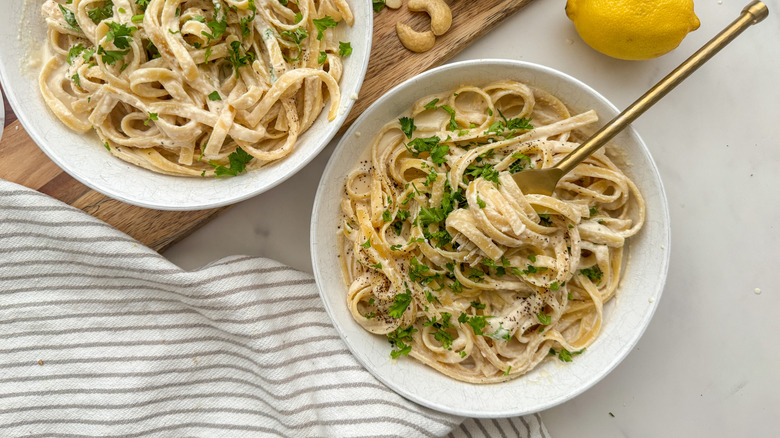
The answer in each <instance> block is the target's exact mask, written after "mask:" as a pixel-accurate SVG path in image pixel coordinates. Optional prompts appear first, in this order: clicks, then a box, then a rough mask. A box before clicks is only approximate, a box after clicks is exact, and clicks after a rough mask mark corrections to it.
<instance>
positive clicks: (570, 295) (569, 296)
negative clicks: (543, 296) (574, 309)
mask: <svg viewBox="0 0 780 438" xmlns="http://www.w3.org/2000/svg"><path fill="white" fill-rule="evenodd" d="M566 299H567V300H569V301H571V300H573V299H574V296H573V295H572V294H571V292H569V293H567V294H566Z"/></svg>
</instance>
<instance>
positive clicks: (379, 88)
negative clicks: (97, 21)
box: [0, 0, 531, 251]
mask: <svg viewBox="0 0 780 438" xmlns="http://www.w3.org/2000/svg"><path fill="white" fill-rule="evenodd" d="M359 1H368V0H359ZM446 1H447V3H448V4H449V5H450V7H451V8H452V16H453V23H452V28H451V29H450V30H449V32H447V33H446V34H445V35H443V36H440V37H438V38H437V40H436V45H435V46H434V48H433V49H431V50H429V51H428V52H425V53H412V52H410V51H408V50H406V49H405V48H404V47H403V46H402V45H401V43H400V41H399V40H398V37H397V36H396V34H395V24H396V22H398V21H403V22H405V23H407V24H409V25H410V26H412V28H414V29H417V30H420V31H422V30H426V29H427V27H428V26H429V22H430V19H429V18H428V16H427V15H426V14H424V13H419V12H410V11H409V10H408V9H407V8H406V6H405V2H404V6H403V7H402V8H401V9H398V10H391V9H387V8H385V9H384V10H382V11H381V12H379V13H375V14H374V40H373V44H372V46H371V59H370V61H369V64H368V71H367V73H366V78H365V81H364V82H363V87H362V89H361V90H360V98H359V99H358V101H357V102H356V103H355V106H354V108H353V109H352V112H351V113H350V115H349V117H348V118H347V122H346V124H345V125H344V127H343V128H342V130H343V129H345V128H346V127H347V126H349V124H350V123H352V121H353V120H354V119H355V118H356V117H357V116H358V115H359V114H360V113H362V112H363V111H364V110H365V109H366V108H367V107H368V106H369V105H370V104H371V103H372V102H374V101H375V100H376V99H377V98H379V96H381V95H382V94H383V93H384V92H386V91H387V90H389V89H390V88H392V87H394V86H395V85H397V84H399V83H401V82H403V81H404V80H405V79H407V78H410V77H412V76H414V75H416V74H418V73H422V72H423V71H425V70H428V69H429V68H431V67H435V66H437V65H441V64H443V63H444V62H445V61H447V60H448V59H450V58H451V57H452V56H454V55H455V54H456V53H458V52H460V51H461V50H463V48H465V47H466V46H468V45H469V44H470V43H472V42H473V41H474V40H475V39H477V38H478V37H480V36H481V35H483V34H484V33H485V32H487V31H489V30H490V29H492V28H493V27H495V26H496V24H498V23H499V22H501V21H502V20H503V19H504V18H506V17H508V16H510V15H512V14H513V13H514V12H516V11H518V10H520V8H522V7H523V6H525V5H526V4H528V3H530V2H531V0H446ZM5 112H6V120H5V131H4V133H3V137H2V139H0V157H2V159H1V160H0V178H3V179H5V180H8V181H12V182H15V183H18V184H21V185H24V186H26V187H30V188H32V189H35V190H38V191H40V192H42V193H46V194H48V195H50V196H52V197H54V198H57V199H59V200H60V201H62V202H65V203H67V204H70V205H72V206H74V207H76V208H79V209H81V210H83V211H85V212H87V213H89V214H91V215H93V216H95V217H97V218H99V219H101V220H103V221H105V222H107V223H109V224H111V225H113V226H114V227H116V228H118V229H119V230H121V231H124V232H125V233H127V234H129V235H130V236H132V237H134V238H135V239H137V240H139V241H140V242H142V243H144V244H145V245H147V246H149V247H150V248H153V249H155V250H157V251H162V250H164V249H165V248H167V247H168V246H170V245H171V244H173V243H175V242H177V241H178V240H180V239H182V238H183V237H185V236H187V235H189V234H190V233H192V232H193V231H194V230H196V229H198V228H199V227H200V226H202V225H203V224H205V223H206V222H208V221H209V220H211V219H212V218H214V217H216V216H217V215H218V214H219V213H221V212H222V211H224V210H225V209H227V208H229V207H222V208H216V209H210V210H201V211H185V212H180V211H161V210H152V209H148V208H142V207H136V206H134V205H129V204H125V203H123V202H120V201H116V200H114V199H111V198H108V197H106V196H104V195H102V194H100V193H98V192H95V191H94V190H91V189H89V188H88V187H86V186H85V185H83V184H81V183H79V182H78V181H76V180H75V179H73V178H71V177H70V176H69V175H68V174H66V173H65V172H63V171H62V170H61V169H60V168H59V167H57V165H56V164H54V162H52V161H51V160H50V159H49V158H48V157H47V156H46V155H45V154H44V153H43V152H42V151H41V150H40V149H39V148H38V147H37V146H36V145H35V143H34V142H33V141H32V139H31V138H30V136H29V135H27V132H25V130H24V128H23V127H22V126H21V124H20V123H19V121H18V120H17V119H16V116H15V115H14V113H13V110H12V109H11V107H10V106H9V105H8V102H6V103H5Z"/></svg>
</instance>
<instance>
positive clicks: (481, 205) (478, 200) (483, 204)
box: [477, 195, 487, 208]
mask: <svg viewBox="0 0 780 438" xmlns="http://www.w3.org/2000/svg"><path fill="white" fill-rule="evenodd" d="M477 205H479V208H485V207H487V204H485V201H483V200H482V199H480V197H479V195H477Z"/></svg>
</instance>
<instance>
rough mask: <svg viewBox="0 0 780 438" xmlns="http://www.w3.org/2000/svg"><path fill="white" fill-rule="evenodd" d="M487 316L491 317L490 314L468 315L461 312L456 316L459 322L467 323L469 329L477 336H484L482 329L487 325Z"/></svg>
mask: <svg viewBox="0 0 780 438" xmlns="http://www.w3.org/2000/svg"><path fill="white" fill-rule="evenodd" d="M487 318H491V316H484V315H475V316H468V315H466V313H461V314H460V316H459V317H458V322H459V323H461V324H467V325H469V326H471V330H472V331H473V332H474V334H475V335H477V336H484V335H485V332H484V331H483V329H484V328H485V326H486V325H487Z"/></svg>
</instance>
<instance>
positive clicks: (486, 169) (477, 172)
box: [464, 164, 499, 184]
mask: <svg viewBox="0 0 780 438" xmlns="http://www.w3.org/2000/svg"><path fill="white" fill-rule="evenodd" d="M465 176H471V177H473V178H474V179H476V178H479V177H482V178H483V179H484V180H486V181H492V182H494V183H496V184H498V183H499V182H498V171H497V170H495V169H493V165H492V164H483V165H482V166H477V165H474V164H470V165H469V166H468V167H467V168H466V173H465V175H464V177H465Z"/></svg>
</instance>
